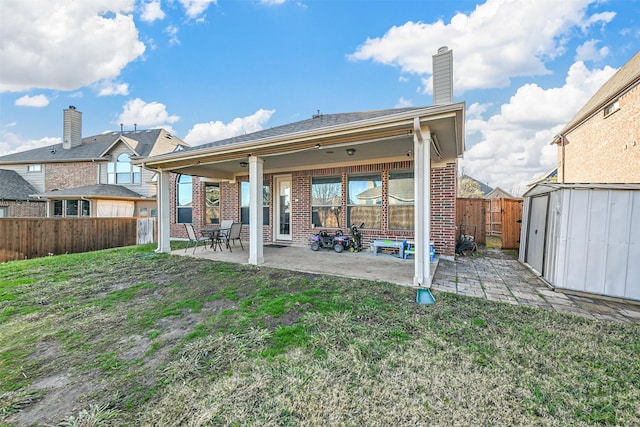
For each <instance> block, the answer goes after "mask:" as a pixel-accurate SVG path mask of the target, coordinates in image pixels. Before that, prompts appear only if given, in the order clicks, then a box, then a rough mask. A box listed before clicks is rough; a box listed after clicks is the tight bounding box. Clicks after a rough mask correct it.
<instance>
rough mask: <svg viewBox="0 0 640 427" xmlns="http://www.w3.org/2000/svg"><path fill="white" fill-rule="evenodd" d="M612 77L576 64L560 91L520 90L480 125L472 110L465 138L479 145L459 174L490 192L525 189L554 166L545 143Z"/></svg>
mask: <svg viewBox="0 0 640 427" xmlns="http://www.w3.org/2000/svg"><path fill="white" fill-rule="evenodd" d="M615 71H616V70H615V69H613V68H611V67H604V68H602V69H594V70H589V69H588V68H587V67H586V66H585V65H584V63H583V62H576V63H575V64H573V65H572V66H571V68H570V69H569V71H568V74H567V77H566V79H565V83H564V85H563V86H562V87H555V88H549V89H543V88H541V87H539V86H538V85H535V84H529V85H524V86H522V87H520V88H519V89H518V90H517V91H516V93H515V94H514V95H513V96H512V97H511V99H510V100H509V102H508V103H506V104H504V105H502V106H501V107H500V110H499V112H498V113H496V114H494V115H493V116H491V117H489V118H488V119H486V120H485V119H484V118H483V117H482V114H483V113H484V112H486V111H487V108H486V106H485V105H481V104H477V103H476V104H472V105H471V106H470V107H469V110H468V112H467V116H468V117H467V118H468V120H467V122H466V129H467V135H471V134H476V133H477V134H479V135H480V136H481V140H480V142H478V143H476V144H474V145H473V146H471V147H469V146H467V148H468V149H467V151H466V152H465V155H464V160H463V161H462V163H461V165H462V167H464V169H465V173H467V174H468V175H470V176H472V177H474V178H476V179H478V180H480V181H482V182H485V183H488V184H489V185H491V186H492V187H495V186H499V187H501V188H503V189H505V190H507V191H509V189H513V188H519V189H525V185H526V183H528V182H530V181H531V180H533V179H534V178H535V177H536V176H539V175H540V174H542V173H543V172H546V171H548V170H550V169H552V168H553V167H554V166H555V165H556V163H557V151H556V150H557V149H556V147H555V146H550V145H549V143H550V142H551V141H552V140H553V138H554V136H555V135H556V134H557V133H558V132H559V131H560V130H561V129H562V128H563V127H564V126H565V124H566V123H567V122H568V121H569V120H571V119H572V118H573V117H574V116H575V114H576V113H577V112H578V111H579V110H580V108H582V106H583V105H584V104H585V103H586V102H587V101H588V100H589V99H590V98H591V96H593V94H594V93H595V92H596V91H597V90H598V89H599V88H600V87H601V86H602V85H603V84H604V83H605V82H606V81H607V80H608V79H609V78H610V77H611V76H612V75H613V74H614V73H615Z"/></svg>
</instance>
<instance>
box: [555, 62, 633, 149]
mask: <svg viewBox="0 0 640 427" xmlns="http://www.w3.org/2000/svg"><path fill="white" fill-rule="evenodd" d="M638 82H640V51H638V52H636V54H635V55H634V56H633V57H632V58H631V59H630V60H629V62H627V63H626V64H624V65H623V66H622V67H621V68H620V69H619V70H618V71H617V72H616V73H615V74H614V75H613V76H611V78H610V79H609V80H607V82H606V83H605V84H604V85H602V87H601V88H600V89H598V91H597V92H596V93H595V94H594V95H593V96H592V97H591V99H590V100H589V101H587V103H586V104H584V106H583V107H582V108H581V109H580V111H578V114H576V115H575V117H574V118H573V119H571V121H569V123H567V125H566V126H565V127H564V128H563V129H562V130H561V131H560V135H565V134H566V133H567V132H569V131H570V130H572V129H573V128H574V127H577V126H578V125H579V124H580V123H582V122H583V121H584V120H586V119H587V118H589V117H590V116H591V115H592V114H594V113H596V112H598V111H600V110H601V109H602V108H604V107H606V106H607V105H608V104H609V103H610V102H611V101H613V100H614V99H615V98H617V97H619V96H620V95H621V94H622V93H624V92H625V91H626V90H628V89H629V88H630V87H631V86H633V85H635V84H638ZM556 140H557V138H556V139H554V142H556Z"/></svg>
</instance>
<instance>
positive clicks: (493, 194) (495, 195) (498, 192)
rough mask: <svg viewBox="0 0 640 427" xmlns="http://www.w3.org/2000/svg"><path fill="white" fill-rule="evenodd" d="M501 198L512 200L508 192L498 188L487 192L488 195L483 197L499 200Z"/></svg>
mask: <svg viewBox="0 0 640 427" xmlns="http://www.w3.org/2000/svg"><path fill="white" fill-rule="evenodd" d="M503 197H508V198H513V196H512V195H511V194H509V192H508V191H504V190H503V189H502V188H500V187H496V188H494V189H493V190H491V191H490V192H489V194H487V195H486V196H484V198H485V199H501V198H503Z"/></svg>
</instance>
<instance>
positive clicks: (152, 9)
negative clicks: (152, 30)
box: [140, 0, 165, 23]
mask: <svg viewBox="0 0 640 427" xmlns="http://www.w3.org/2000/svg"><path fill="white" fill-rule="evenodd" d="M164 17H165V14H164V12H163V11H162V7H161V6H160V0H152V1H150V2H147V3H143V4H142V13H141V14H140V19H142V20H143V21H145V22H149V23H151V22H153V21H157V20H161V19H164Z"/></svg>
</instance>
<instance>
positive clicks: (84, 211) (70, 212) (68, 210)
mask: <svg viewBox="0 0 640 427" xmlns="http://www.w3.org/2000/svg"><path fill="white" fill-rule="evenodd" d="M53 216H58V217H60V216H61V217H77V216H91V203H90V202H89V201H88V200H54V201H53Z"/></svg>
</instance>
